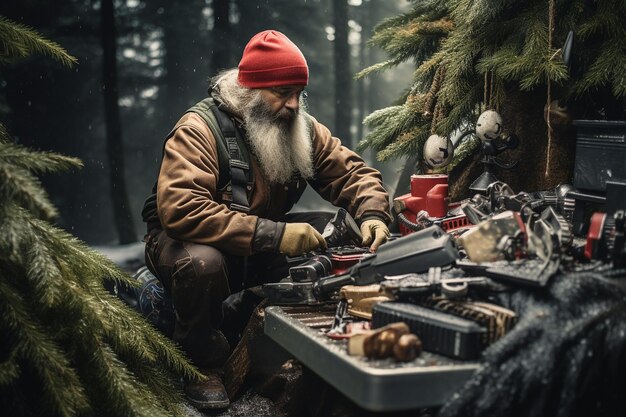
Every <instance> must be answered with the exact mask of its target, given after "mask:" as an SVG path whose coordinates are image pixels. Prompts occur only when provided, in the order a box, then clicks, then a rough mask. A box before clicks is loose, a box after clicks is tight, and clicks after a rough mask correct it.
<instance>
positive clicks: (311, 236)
mask: <svg viewBox="0 0 626 417" xmlns="http://www.w3.org/2000/svg"><path fill="white" fill-rule="evenodd" d="M319 247H321V248H323V249H326V241H325V240H324V238H323V237H322V235H321V234H320V233H319V232H318V231H317V230H315V228H313V226H311V225H310V224H308V223H287V224H286V225H285V232H284V233H283V237H282V239H281V240H280V245H279V251H280V253H284V254H287V255H289V256H296V255H302V254H303V253H305V252H308V251H311V250H313V249H317V248H319Z"/></svg>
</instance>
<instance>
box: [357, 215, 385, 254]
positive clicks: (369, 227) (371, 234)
mask: <svg viewBox="0 0 626 417" xmlns="http://www.w3.org/2000/svg"><path fill="white" fill-rule="evenodd" d="M361 235H362V236H363V246H367V245H369V244H370V243H371V246H370V251H372V252H376V251H377V250H378V247H379V246H380V245H382V244H383V243H385V242H386V241H387V240H389V236H391V234H390V233H389V229H388V228H387V225H386V224H385V223H383V221H382V220H378V219H369V220H365V221H364V222H363V223H361Z"/></svg>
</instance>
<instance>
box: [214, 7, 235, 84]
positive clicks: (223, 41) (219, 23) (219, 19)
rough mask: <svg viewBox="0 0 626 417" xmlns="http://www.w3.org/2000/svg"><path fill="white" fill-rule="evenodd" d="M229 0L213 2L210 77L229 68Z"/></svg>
mask: <svg viewBox="0 0 626 417" xmlns="http://www.w3.org/2000/svg"><path fill="white" fill-rule="evenodd" d="M229 17H230V0H213V57H212V59H211V75H215V74H217V73H218V72H219V71H220V70H223V69H226V68H230V67H231V62H230V60H231V40H230V38H231V29H230V19H229Z"/></svg>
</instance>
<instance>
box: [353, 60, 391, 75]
mask: <svg viewBox="0 0 626 417" xmlns="http://www.w3.org/2000/svg"><path fill="white" fill-rule="evenodd" d="M401 63H402V60H395V59H390V60H387V61H384V62H379V63H378V64H374V65H371V66H369V67H367V68H365V69H363V70H361V71H359V72H358V73H356V75H355V76H354V79H355V80H360V79H361V78H365V77H367V76H369V75H370V74H373V73H375V72H381V71H384V70H386V69H389V68H393V67H395V66H398V65H400V64H401Z"/></svg>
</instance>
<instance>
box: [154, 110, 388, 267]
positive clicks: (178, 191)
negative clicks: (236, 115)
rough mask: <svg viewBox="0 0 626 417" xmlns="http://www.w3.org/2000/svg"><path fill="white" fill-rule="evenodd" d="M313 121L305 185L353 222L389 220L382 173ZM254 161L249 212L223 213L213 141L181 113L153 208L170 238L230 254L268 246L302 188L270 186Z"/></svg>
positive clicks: (196, 119) (197, 120)
mask: <svg viewBox="0 0 626 417" xmlns="http://www.w3.org/2000/svg"><path fill="white" fill-rule="evenodd" d="M312 120H313V166H314V170H315V176H314V178H313V179H311V180H309V184H310V185H311V186H312V187H313V188H314V189H315V190H316V191H317V192H318V193H319V194H320V195H321V196H322V197H323V198H324V199H326V200H328V201H329V202H331V203H332V204H334V205H336V206H339V207H344V208H345V209H346V210H348V212H349V213H350V214H351V215H352V216H353V217H354V218H355V219H356V220H357V221H358V220H360V219H362V218H363V217H364V216H366V215H376V216H378V217H381V218H382V219H384V220H385V221H386V222H387V223H389V222H390V220H391V217H390V214H389V202H388V195H387V192H386V191H385V190H384V188H383V184H382V178H381V176H380V173H379V172H378V171H377V170H375V169H373V168H370V167H368V166H366V165H365V163H364V162H363V160H362V159H361V157H359V156H358V155H357V154H356V153H355V152H353V151H351V150H349V149H347V148H345V147H343V146H342V145H341V142H340V141H339V139H337V138H335V137H332V135H331V133H330V131H329V130H328V129H327V128H326V127H325V126H323V125H322V124H321V123H319V122H317V121H316V120H315V119H313V118H312ZM251 159H252V160H253V161H252V170H253V173H254V186H253V188H252V190H251V191H250V193H249V195H248V199H249V202H250V211H249V213H248V214H244V213H241V212H237V211H232V210H230V209H229V208H228V205H229V201H230V194H229V192H228V191H227V190H217V183H218V178H219V165H218V158H217V144H216V141H215V138H214V137H213V134H212V133H211V131H210V129H209V127H208V126H207V125H206V123H205V122H204V120H202V118H201V117H200V116H198V115H197V114H195V113H187V114H185V115H184V116H183V117H182V118H181V119H180V120H179V122H178V123H177V125H176V127H175V130H174V133H173V135H172V136H171V137H170V138H169V140H168V141H167V142H166V144H165V148H164V153H163V161H162V163H161V169H160V173H159V178H158V187H157V209H158V215H159V219H160V222H161V225H162V227H163V229H164V230H165V231H166V232H167V234H168V235H169V236H171V237H172V238H174V239H178V240H184V241H190V242H195V243H200V244H207V245H211V246H214V247H216V248H218V249H220V250H222V251H224V252H227V253H231V254H234V255H250V254H252V253H254V252H255V251H257V250H259V249H268V247H267V243H268V242H269V241H274V242H276V241H277V240H278V239H280V236H276V235H275V234H280V233H282V228H281V227H280V226H282V224H278V223H275V222H276V221H277V220H278V219H279V218H280V217H281V216H282V215H283V214H285V213H286V212H287V211H288V210H289V209H290V208H291V205H290V204H289V198H288V194H289V193H292V192H294V190H290V189H289V187H304V186H306V183H305V182H304V181H299V182H292V183H290V184H288V185H284V184H268V182H267V181H266V180H265V179H264V177H263V174H262V173H261V171H260V169H259V166H258V163H256V161H255V159H254V157H253V156H252V155H251ZM295 191H300V190H295ZM292 204H293V202H292ZM261 234H268V236H261ZM273 234H274V235H273ZM255 235H256V236H255ZM259 242H261V243H259ZM263 242H265V244H262V243H263Z"/></svg>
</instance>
